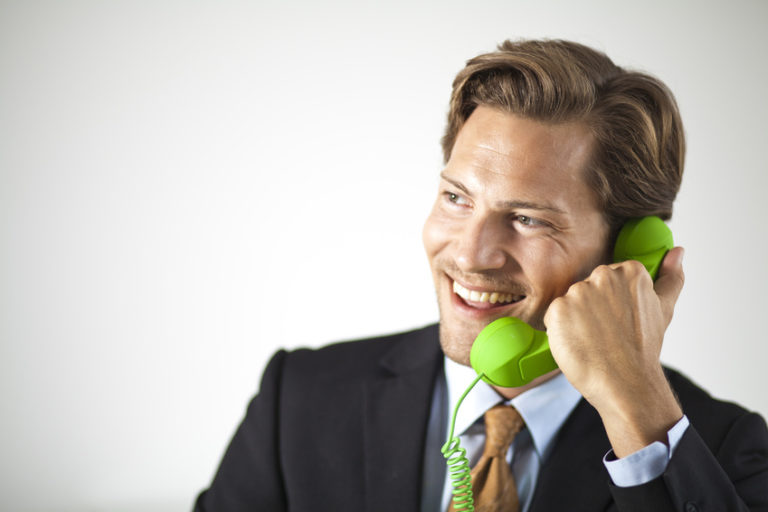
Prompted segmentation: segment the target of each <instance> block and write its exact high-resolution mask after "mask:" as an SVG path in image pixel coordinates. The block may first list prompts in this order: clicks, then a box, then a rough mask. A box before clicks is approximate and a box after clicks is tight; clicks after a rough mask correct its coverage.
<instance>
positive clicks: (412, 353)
mask: <svg viewBox="0 0 768 512" xmlns="http://www.w3.org/2000/svg"><path fill="white" fill-rule="evenodd" d="M441 354H442V352H441V351H440V343H439V339H438V327H437V324H432V325H428V326H426V327H422V328H419V329H414V330H411V331H405V332H399V333H394V334H386V335H381V336H375V337H368V338H361V339H355V340H347V341H341V342H337V343H332V344H329V345H326V346H324V347H321V348H316V349H308V348H302V349H297V350H293V351H289V352H284V351H283V352H282V353H281V354H280V358H281V359H282V361H281V365H282V366H283V369H284V371H286V372H288V373H290V374H294V375H311V376H312V377H313V378H314V379H318V378H319V379H323V378H326V377H333V378H338V376H339V374H340V373H343V374H345V375H349V376H358V375H371V373H372V372H375V371H377V369H381V368H383V369H386V368H388V367H390V366H393V365H394V366H395V367H396V368H400V369H402V368H406V367H408V366H411V365H416V366H418V365H423V364H432V363H434V362H435V360H436V358H438V357H440V356H441ZM276 357H277V356H276Z"/></svg>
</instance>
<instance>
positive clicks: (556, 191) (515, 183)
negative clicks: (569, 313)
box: [423, 106, 609, 365]
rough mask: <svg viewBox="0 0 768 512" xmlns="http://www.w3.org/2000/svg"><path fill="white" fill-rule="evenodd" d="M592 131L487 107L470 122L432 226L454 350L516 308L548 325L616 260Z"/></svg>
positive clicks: (462, 355) (428, 244) (462, 356)
mask: <svg viewBox="0 0 768 512" xmlns="http://www.w3.org/2000/svg"><path fill="white" fill-rule="evenodd" d="M591 147H592V136H591V135H590V133H589V131H588V130H587V128H586V127H585V126H584V125H582V124H579V123H559V124H552V123H542V122H539V121H533V120H530V119H524V118H521V117H518V116H515V115H513V114H508V113H504V112H501V111H499V110H496V109H493V108H491V107H487V106H479V107H477V108H476V109H475V111H474V112H473V113H472V115H471V116H470V117H469V119H468V120H467V122H466V124H465V125H464V126H463V127H462V128H461V131H460V132H459V134H458V137H457V139H456V142H455V144H454V146H453V150H452V152H451V157H450V160H449V161H448V164H447V166H446V168H445V170H444V171H443V172H442V173H441V180H440V189H439V193H438V197H437V200H436V201H435V205H434V207H433V209H432V212H431V213H430V215H429V217H428V218H427V221H426V224H425V225H424V233H423V236H424V247H425V249H426V251H427V257H428V258H429V262H430V266H431V268H432V274H433V278H434V280H435V289H436V291H437V298H438V304H439V307H440V343H441V345H442V348H443V351H444V352H445V354H446V355H447V356H448V357H450V358H451V359H453V360H454V361H457V362H459V363H462V364H465V365H468V364H469V351H470V348H471V347H472V342H473V341H474V339H475V337H476V336H477V334H478V333H479V332H480V331H481V330H482V329H483V327H485V326H486V325H487V324H488V323H490V322H491V321H493V320H495V319H497V318H501V317H503V316H515V317H518V318H520V319H521V320H523V321H525V322H528V323H530V324H531V325H532V326H534V327H536V328H537V329H543V327H544V326H543V323H542V319H543V318H544V313H545V312H546V310H547V307H548V306H549V304H550V302H552V300H554V299H555V298H557V297H559V296H561V295H563V294H565V292H566V291H567V290H568V287H569V286H570V285H571V284H572V283H574V282H576V281H579V280H581V279H583V278H585V277H587V276H588V275H589V273H590V272H591V271H592V269H594V268H595V267H596V266H597V265H599V264H601V263H605V262H606V261H608V254H609V251H608V248H607V240H608V232H609V229H608V224H607V223H606V221H605V218H604V216H603V214H602V212H601V211H600V209H599V206H598V203H597V198H596V197H595V194H594V192H593V191H592V190H591V189H590V188H589V186H588V185H587V183H586V180H585V167H586V165H587V163H588V161H589V158H590V151H591Z"/></svg>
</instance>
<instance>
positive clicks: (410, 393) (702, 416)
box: [196, 41, 768, 511]
mask: <svg viewBox="0 0 768 512" xmlns="http://www.w3.org/2000/svg"><path fill="white" fill-rule="evenodd" d="M443 149H444V156H445V162H446V166H445V169H444V170H443V171H442V173H441V182H440V189H439V193H438V197H437V200H436V202H435V205H434V208H433V210H432V213H431V214H430V216H429V218H428V219H427V222H426V224H425V226H424V245H425V249H426V252H427V255H428V258H429V261H430V265H431V268H432V273H433V277H434V281H435V288H436V291H437V297H438V302H439V306H440V325H439V328H438V327H436V326H430V327H427V328H425V329H421V330H418V331H414V332H409V333H403V334H398V335H393V336H388V337H383V338H377V339H371V340H361V341H356V342H351V343H341V344H336V345H332V346H329V347H326V348H324V349H320V350H315V351H310V350H299V351H295V352H291V353H286V352H283V351H281V352H279V353H278V354H276V355H275V356H274V358H273V359H272V361H271V362H270V363H269V365H268V367H267V369H266V370H265V373H264V376H263V380H262V384H261V388H260V391H259V394H258V396H256V397H255V398H254V399H253V401H252V402H251V404H250V406H249V409H248V413H247V415H246V417H245V419H244V420H243V423H242V424H241V425H240V428H239V429H238V431H237V433H236V434H235V437H234V439H233V440H232V442H231V444H230V447H229V449H228V450H227V453H226V454H225V456H224V459H223V460H222V463H221V466H220V468H219V471H218V473H217V475H216V477H215V478H214V481H213V483H212V485H211V487H210V489H209V490H207V491H205V492H204V493H202V494H201V495H200V497H199V498H198V501H197V505H196V510H291V511H299V510H431V511H437V510H446V508H447V507H448V506H449V502H450V482H449V477H448V476H447V475H446V470H445V464H444V461H442V460H441V456H440V453H439V451H438V450H439V448H440V446H441V445H442V443H443V441H444V439H445V435H446V431H447V424H448V420H449V418H448V411H449V409H450V408H452V407H453V406H454V405H455V404H456V402H457V401H458V397H459V396H460V395H461V393H462V392H463V391H464V389H465V388H466V386H467V384H468V383H469V382H470V381H471V380H472V378H473V377H474V372H473V371H472V370H471V369H470V368H467V366H466V365H468V364H469V352H470V349H471V346H472V343H473V341H474V339H475V337H476V336H477V334H478V333H479V332H480V331H481V330H482V328H483V327H484V326H485V325H487V324H488V323H490V322H491V321H493V320H495V319H498V318H501V317H505V316H515V317H518V318H520V319H522V320H524V321H525V322H528V323H530V324H531V325H532V326H533V327H536V328H538V329H546V331H547V333H548V336H549V340H550V345H551V349H552V354H553V356H554V358H555V360H556V361H557V363H558V365H559V370H555V371H553V372H550V373H548V374H546V375H543V376H541V377H539V378H537V379H536V380H534V381H533V382H531V383H530V384H528V385H526V386H523V387H520V388H499V387H496V388H493V387H491V386H489V385H486V384H485V383H480V384H479V385H478V387H477V388H476V389H475V390H473V391H472V393H470V394H469V395H468V397H467V401H466V402H465V403H464V405H462V408H461V409H460V410H459V417H458V419H457V432H458V433H460V434H461V442H462V445H464V446H465V447H466V448H467V450H468V456H469V459H470V462H471V463H472V465H476V464H479V463H478V460H479V459H481V458H482V457H483V455H482V453H483V447H484V444H485V437H486V427H484V424H487V425H489V423H488V421H489V420H488V419H487V418H488V416H486V419H485V421H484V420H483V415H484V413H485V411H486V410H488V409H489V408H492V407H494V406H495V405H497V404H499V403H502V404H511V405H512V406H513V407H514V410H515V411H517V414H518V416H517V417H518V418H521V421H520V424H519V426H520V427H521V428H522V430H521V432H520V433H519V434H517V436H515V440H514V441H513V444H512V446H511V447H510V448H509V449H508V451H506V455H504V456H505V457H506V462H504V463H503V464H502V466H505V465H506V466H507V467H509V468H510V469H511V471H508V473H511V475H512V477H513V478H514V484H513V486H514V491H513V492H512V494H514V496H513V499H514V500H515V503H516V504H515V505H514V506H513V508H517V507H518V506H519V507H520V510H523V511H545V510H569V511H570V510H622V511H626V510H686V511H691V510H713V511H714V510H718V511H720V510H768V431H767V430H766V425H765V422H764V421H763V420H762V418H760V417H759V416H758V415H756V414H753V413H748V412H747V411H745V410H743V409H742V408H740V407H738V406H735V405H732V404H727V403H723V402H718V401H715V400H713V399H712V398H710V397H709V396H708V395H707V394H706V393H705V392H703V391H702V390H700V389H698V388H697V387H695V386H694V385H693V384H692V383H690V382H689V381H687V380H686V379H685V378H684V377H682V376H680V375H679V374H677V373H674V372H670V371H665V370H664V369H663V368H662V366H661V364H660V362H659V353H660V350H661V345H662V341H663V336H664V332H665V330H666V328H667V326H668V324H669V322H670V321H671V318H672V313H673V309H674V305H675V302H676V300H677V297H678V295H679V293H680V290H681V288H682V285H683V271H682V255H683V254H682V249H681V248H675V249H673V250H671V251H670V252H669V253H668V254H667V256H666V257H665V259H664V261H663V263H662V265H661V268H660V272H659V277H658V279H657V281H656V282H655V283H654V282H653V281H652V280H651V278H650V276H649V275H648V273H647V272H646V271H645V269H644V268H643V267H642V265H640V264H639V263H638V262H633V261H629V262H623V263H618V264H615V263H611V256H610V254H611V250H612V246H613V243H614V242H615V238H616V235H617V232H618V229H619V228H620V227H621V225H622V224H623V223H624V222H625V221H627V220H628V219H632V218H636V217H642V216H646V215H658V216H660V217H662V218H664V219H667V218H669V217H670V216H671V212H672V202H673V201H674V198H675V196H676V194H677V191H678V188H679V186H680V181H681V177H682V170H683V158H684V138H683V129H682V124H681V121H680V118H679V114H678V111H677V107H676V105H675V102H674V99H673V97H672V95H671V93H670V92H669V91H668V90H667V88H666V87H665V86H664V85H663V84H662V83H660V82H659V81H658V80H656V79H654V78H651V77H648V76H646V75H643V74H639V73H634V72H628V71H625V70H623V69H621V68H618V67H616V66H615V65H614V64H613V63H612V62H611V61H610V60H609V59H608V58H607V57H606V56H604V55H603V54H600V53H598V52H595V51H593V50H591V49H589V48H587V47H584V46H582V45H578V44H575V43H570V42H564V41H522V42H514V43H513V42H509V41H508V42H505V43H503V44H502V45H501V46H500V47H499V50H498V51H497V52H494V53H491V54H487V55H481V56H479V57H477V58H475V59H472V60H471V61H469V62H468V64H467V66H466V68H465V69H464V70H462V71H461V72H460V73H459V75H458V76H457V77H456V80H455V82H454V90H453V94H452V98H451V106H450V112H449V116H448V126H447V129H446V134H445V136H444V138H443ZM440 349H442V350H440ZM523 422H524V423H523ZM488 428H490V427H488ZM502 452H503V450H502ZM473 482H474V484H473V485H477V482H475V480H474V477H473ZM477 490H478V489H476V491H477ZM505 492H506V491H505ZM517 503H519V505H518V504H517ZM497 509H498V510H501V509H502V508H501V507H496V508H493V510H497ZM489 510H490V509H489Z"/></svg>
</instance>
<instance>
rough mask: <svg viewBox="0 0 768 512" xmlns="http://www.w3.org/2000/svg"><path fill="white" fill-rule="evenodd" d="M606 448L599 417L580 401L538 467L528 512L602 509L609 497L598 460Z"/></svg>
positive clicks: (604, 508)
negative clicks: (539, 467)
mask: <svg viewBox="0 0 768 512" xmlns="http://www.w3.org/2000/svg"><path fill="white" fill-rule="evenodd" d="M609 449H610V444H609V442H608V438H607V436H606V434H605V429H604V428H603V423H602V421H601V420H600V416H599V415H598V414H597V411H595V409H594V408H593V407H592V406H591V405H589V404H588V403H587V402H586V401H585V400H584V399H582V400H581V402H579V404H578V406H577V407H576V409H575V410H574V411H573V413H572V414H571V416H570V417H569V418H568V420H566V422H565V424H564V425H563V427H562V429H561V430H560V433H559V434H558V436H557V439H556V440H555V445H554V446H553V449H552V452H551V454H550V455H549V457H548V459H547V460H546V461H545V462H544V464H543V465H542V468H541V472H540V473H539V478H538V482H537V484H536V491H535V492H534V497H533V502H532V503H531V512H545V511H551V510H569V511H582V510H583V511H590V512H594V511H597V510H606V509H607V508H608V506H609V505H610V503H611V495H610V491H609V489H608V482H609V477H608V473H607V471H606V469H605V466H604V465H603V460H602V459H603V455H605V453H606V452H607V451H608V450H609Z"/></svg>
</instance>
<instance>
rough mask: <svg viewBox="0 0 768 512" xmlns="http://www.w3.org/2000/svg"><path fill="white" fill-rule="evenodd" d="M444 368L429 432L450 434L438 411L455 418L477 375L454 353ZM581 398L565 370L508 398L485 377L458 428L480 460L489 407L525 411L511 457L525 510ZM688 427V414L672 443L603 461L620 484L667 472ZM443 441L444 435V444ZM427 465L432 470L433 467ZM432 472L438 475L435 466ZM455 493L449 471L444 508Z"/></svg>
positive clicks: (470, 451) (470, 398) (467, 403)
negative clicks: (507, 406)
mask: <svg viewBox="0 0 768 512" xmlns="http://www.w3.org/2000/svg"><path fill="white" fill-rule="evenodd" d="M444 371H445V374H444V375H445V381H444V383H445V387H443V386H442V385H438V386H436V387H435V396H434V397H433V407H432V412H431V414H430V426H429V431H430V432H428V438H434V437H436V436H437V435H442V436H445V435H446V434H445V432H447V429H448V427H446V425H445V423H443V424H442V425H439V422H437V421H435V420H436V419H437V418H435V416H436V415H438V414H439V416H442V418H445V416H446V415H447V416H448V417H447V421H448V422H450V419H451V418H450V416H451V414H452V413H453V410H454V408H455V406H456V403H457V402H458V400H459V398H460V397H461V395H462V393H464V391H465V390H466V388H467V387H468V386H469V385H470V384H471V383H472V381H473V380H474V379H475V377H476V374H475V371H474V370H473V369H471V368H469V367H466V366H463V365H460V364H458V363H455V362H454V361H452V360H450V359H448V358H445V362H444ZM441 377H442V376H441ZM438 395H441V396H438ZM446 396H447V401H446V400H445V397H446ZM579 400H581V394H580V393H579V392H578V391H577V390H576V389H575V388H574V387H573V386H571V384H570V383H569V382H568V380H567V379H566V378H565V376H564V375H562V374H559V375H557V376H555V377H553V378H552V379H550V380H548V381H546V382H544V383H542V384H540V385H538V386H536V387H535V388H532V389H530V390H528V391H526V392H525V393H522V394H520V395H519V396H517V397H515V398H513V399H512V400H506V401H505V400H503V399H502V398H501V397H500V396H499V394H498V393H496V391H495V390H494V389H493V388H492V387H491V386H490V385H488V384H486V383H485V382H483V381H480V382H478V383H477V385H476V386H475V388H474V389H473V390H472V391H471V392H470V393H469V394H468V395H467V397H466V398H465V399H464V402H463V403H462V405H461V407H460V408H459V411H458V414H457V416H456V427H455V432H456V433H459V439H460V442H461V446H462V448H464V449H465V450H466V451H467V457H468V459H469V462H470V466H474V465H475V463H476V462H477V460H478V459H479V458H480V456H481V455H482V451H483V444H484V443H485V427H484V425H483V422H482V417H483V414H485V411H487V410H488V409H490V408H491V407H493V406H494V405H496V404H498V403H502V402H504V403H508V404H511V405H513V406H514V407H515V408H516V409H517V410H518V411H519V412H520V415H521V416H522V417H523V419H524V420H525V428H524V429H523V430H522V431H521V432H520V433H519V434H518V435H517V436H516V437H515V441H514V443H513V444H512V446H511V447H510V449H509V452H508V454H507V460H508V461H510V464H511V466H512V472H513V474H514V476H515V481H516V483H517V490H518V496H519V498H520V505H521V512H527V511H528V510H529V508H530V505H531V500H532V499H533V492H534V489H535V488H536V481H537V479H538V476H539V469H540V467H541V464H542V461H544V460H546V458H547V457H548V455H549V453H550V451H551V449H552V446H553V444H554V443H553V441H554V439H555V437H556V435H557V433H558V431H559V430H560V428H561V427H562V426H563V424H564V423H565V420H566V419H567V418H568V416H569V415H570V414H571V412H572V411H573V409H574V408H575V407H576V405H577V404H578V403H579ZM441 402H442V404H441ZM446 402H447V403H446ZM446 413H447V414H446ZM443 421H446V420H445V419H444V420H443ZM687 427H688V419H687V418H686V417H683V418H682V419H681V420H680V421H679V422H678V423H677V424H676V425H675V426H674V427H672V429H670V431H669V432H668V435H667V437H668V442H669V444H668V445H666V444H664V443H661V442H656V443H653V444H651V445H649V446H647V447H645V448H643V449H642V450H640V451H638V452H635V453H633V454H632V455H629V456H628V457H625V458H622V459H616V458H615V456H613V452H612V451H609V452H608V453H607V454H606V455H605V457H604V459H603V461H604V463H605V466H606V469H607V471H608V473H609V475H610V477H611V479H612V480H613V482H614V483H615V484H616V485H618V486H632V485H640V484H642V483H645V482H648V481H650V480H653V479H654V478H656V477H658V476H659V475H661V474H662V473H663V472H664V470H665V469H666V467H667V464H668V462H669V459H670V458H671V456H672V453H673V452H674V449H675V447H676V446H677V443H678V442H679V440H680V438H681V437H682V435H683V433H684V432H685V430H686V428H687ZM442 442H444V439H442V440H441V443H440V444H442ZM425 455H426V454H425ZM425 460H426V459H425ZM432 460H434V458H432ZM426 470H427V472H428V473H430V471H429V469H428V468H427V469H426ZM431 473H432V479H433V480H434V473H435V472H434V471H431ZM450 499H451V484H450V475H449V474H448V473H447V472H445V473H444V479H443V491H442V499H441V505H440V510H446V509H447V507H448V503H449V501H450ZM423 508H425V509H426V508H427V507H426V505H424V504H423Z"/></svg>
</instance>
